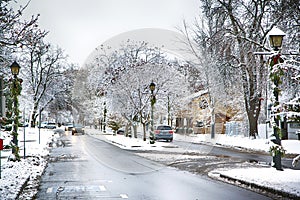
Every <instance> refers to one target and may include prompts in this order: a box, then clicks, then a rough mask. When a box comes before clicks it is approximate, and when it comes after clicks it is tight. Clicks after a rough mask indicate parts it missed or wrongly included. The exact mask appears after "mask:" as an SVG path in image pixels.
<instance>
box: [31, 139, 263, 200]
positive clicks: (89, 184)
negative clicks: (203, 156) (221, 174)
mask: <svg viewBox="0 0 300 200" xmlns="http://www.w3.org/2000/svg"><path fill="white" fill-rule="evenodd" d="M62 139H63V141H64V144H65V146H64V147H59V148H54V149H53V150H52V152H51V156H50V162H49V164H48V167H47V168H46V171H45V173H44V175H43V177H42V180H41V184H40V188H39V192H38V194H37V199H42V200H46V199H51V200H52V199H108V200H109V199H134V200H177V199H178V200H196V199H222V200H225V199H228V200H229V199H230V200H234V199H236V200H241V199H255V200H257V199H268V198H267V197H265V196H262V195H260V194H257V193H254V192H251V191H248V190H245V189H242V188H239V187H235V186H232V185H229V184H226V183H222V182H217V181H214V180H211V179H209V178H207V177H205V176H199V175H194V174H191V173H189V172H185V171H180V170H177V169H175V168H171V167H166V166H164V165H162V164H159V163H156V162H153V161H149V160H147V159H144V158H142V157H139V156H137V155H135V154H133V153H132V152H129V151H125V150H122V149H120V148H118V147H116V146H113V145H111V144H108V143H106V142H104V141H102V140H99V139H95V138H93V137H90V136H87V135H78V136H72V135H71V134H67V135H66V136H64V137H63V138H62Z"/></svg>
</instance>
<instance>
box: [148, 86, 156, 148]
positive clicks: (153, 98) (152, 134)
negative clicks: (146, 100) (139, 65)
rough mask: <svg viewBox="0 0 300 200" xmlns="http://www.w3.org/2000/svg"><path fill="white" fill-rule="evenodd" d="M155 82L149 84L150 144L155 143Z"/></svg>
mask: <svg viewBox="0 0 300 200" xmlns="http://www.w3.org/2000/svg"><path fill="white" fill-rule="evenodd" d="M155 86H156V85H155V83H153V82H151V83H150V85H149V88H150V91H151V131H150V144H154V143H155V138H154V119H153V118H154V114H153V112H154V104H155V102H156V98H155V95H154V90H155Z"/></svg>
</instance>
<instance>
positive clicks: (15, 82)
mask: <svg viewBox="0 0 300 200" xmlns="http://www.w3.org/2000/svg"><path fill="white" fill-rule="evenodd" d="M10 68H11V73H12V75H13V79H12V81H11V82H10V96H11V98H12V100H13V102H12V133H11V135H12V137H13V138H12V141H11V143H10V145H11V148H12V154H13V157H12V158H10V160H11V161H20V158H21V157H20V155H19V147H18V127H19V115H20V110H19V99H18V96H19V95H20V94H21V91H22V85H21V84H22V79H18V74H19V70H20V65H19V64H18V63H17V62H16V61H15V62H13V63H12V65H11V66H10Z"/></svg>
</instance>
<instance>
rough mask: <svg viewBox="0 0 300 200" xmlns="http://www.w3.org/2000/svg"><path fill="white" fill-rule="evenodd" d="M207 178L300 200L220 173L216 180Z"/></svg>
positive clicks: (286, 193)
mask: <svg viewBox="0 0 300 200" xmlns="http://www.w3.org/2000/svg"><path fill="white" fill-rule="evenodd" d="M209 177H211V178H214V179H218V180H222V181H224V182H226V183H230V184H233V185H236V186H239V187H241V185H242V186H244V188H247V189H249V188H250V189H251V190H252V189H258V190H263V191H266V192H268V193H270V194H274V195H278V196H281V197H285V198H289V199H299V200H300V196H297V195H294V194H291V193H288V192H285V191H281V190H276V189H274V188H271V187H267V186H261V185H258V184H256V183H251V182H247V181H244V180H240V179H236V178H233V177H230V176H227V175H224V174H221V173H219V176H218V178H216V176H215V175H214V176H210V175H209Z"/></svg>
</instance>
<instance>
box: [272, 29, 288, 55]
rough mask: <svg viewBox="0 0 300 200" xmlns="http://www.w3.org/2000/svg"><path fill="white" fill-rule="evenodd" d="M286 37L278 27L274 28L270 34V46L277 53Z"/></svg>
mask: <svg viewBox="0 0 300 200" xmlns="http://www.w3.org/2000/svg"><path fill="white" fill-rule="evenodd" d="M284 36H285V33H284V32H283V31H282V30H280V29H279V28H277V27H273V28H272V29H271V31H270V32H269V39H270V45H271V47H272V48H273V49H274V50H275V51H278V50H279V48H281V46H282V40H283V37H284Z"/></svg>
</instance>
